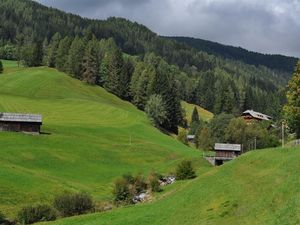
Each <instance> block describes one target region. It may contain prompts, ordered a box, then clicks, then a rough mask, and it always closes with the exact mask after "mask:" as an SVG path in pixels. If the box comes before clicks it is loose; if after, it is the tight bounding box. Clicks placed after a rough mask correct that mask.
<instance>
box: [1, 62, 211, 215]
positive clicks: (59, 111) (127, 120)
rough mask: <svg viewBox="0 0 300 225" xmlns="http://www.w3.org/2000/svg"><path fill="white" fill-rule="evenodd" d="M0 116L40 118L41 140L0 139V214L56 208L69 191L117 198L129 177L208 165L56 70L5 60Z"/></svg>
mask: <svg viewBox="0 0 300 225" xmlns="http://www.w3.org/2000/svg"><path fill="white" fill-rule="evenodd" d="M3 62H4V67H5V71H4V74H1V75H0V87H1V88H0V112H19V113H40V114H42V116H43V126H42V132H43V134H42V135H39V136H32V135H26V134H22V133H7V132H2V133H0V154H1V157H0V177H1V179H0V196H1V198H0V211H2V212H4V213H5V214H6V215H8V216H10V217H13V216H14V215H15V214H16V212H17V210H19V208H20V207H22V206H24V205H27V204H34V203H38V202H51V201H52V199H53V196H54V195H55V194H57V193H60V192H62V191H65V190H71V191H72V190H73V191H79V190H80V191H85V192H88V193H90V194H92V195H93V197H94V198H95V199H96V200H97V201H105V200H111V199H112V188H113V182H114V180H115V179H116V178H117V177H119V176H121V175H122V174H125V173H132V174H137V173H144V174H147V173H149V172H151V171H153V170H155V171H158V172H161V173H169V172H172V171H173V170H174V168H175V167H176V165H177V164H178V162H180V161H181V160H182V159H184V158H192V159H194V160H195V165H196V166H198V167H201V166H203V167H208V165H207V163H206V162H204V161H202V159H201V154H200V153H199V151H197V150H195V149H192V148H188V147H186V146H185V145H183V144H181V143H180V142H178V141H177V140H175V139H174V138H172V137H170V136H168V135H165V134H162V133H161V132H160V131H159V130H157V129H156V128H154V127H153V126H152V125H151V124H150V122H149V120H148V118H147V117H146V115H145V114H144V113H143V112H142V111H139V110H137V109H136V108H135V107H134V106H133V105H131V104H130V103H128V102H125V101H122V100H120V99H119V98H117V97H115V96H114V95H111V94H109V93H108V92H106V91H105V90H104V89H102V88H100V87H96V86H89V85H86V84H84V83H82V82H81V81H79V80H76V79H73V78H71V77H69V76H68V75H66V74H64V73H60V72H58V71H57V70H54V69H50V68H46V67H40V68H18V67H17V64H16V63H15V62H11V61H3Z"/></svg>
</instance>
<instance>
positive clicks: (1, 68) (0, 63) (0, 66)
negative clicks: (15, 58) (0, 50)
mask: <svg viewBox="0 0 300 225" xmlns="http://www.w3.org/2000/svg"><path fill="white" fill-rule="evenodd" d="M0 73H3V64H2V61H1V60H0Z"/></svg>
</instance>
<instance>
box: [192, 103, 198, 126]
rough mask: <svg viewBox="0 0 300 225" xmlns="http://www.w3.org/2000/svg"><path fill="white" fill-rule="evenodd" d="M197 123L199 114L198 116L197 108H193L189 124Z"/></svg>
mask: <svg viewBox="0 0 300 225" xmlns="http://www.w3.org/2000/svg"><path fill="white" fill-rule="evenodd" d="M199 122H200V119H199V114H198V110H197V107H196V106H195V107H194V109H193V113H192V118H191V124H192V123H199Z"/></svg>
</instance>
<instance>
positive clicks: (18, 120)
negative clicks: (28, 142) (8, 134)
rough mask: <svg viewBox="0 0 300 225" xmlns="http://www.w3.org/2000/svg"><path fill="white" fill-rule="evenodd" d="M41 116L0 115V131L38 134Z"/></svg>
mask: <svg viewBox="0 0 300 225" xmlns="http://www.w3.org/2000/svg"><path fill="white" fill-rule="evenodd" d="M41 125H42V115H39V114H21V113H0V131H12V132H25V133H33V134H39V133H40V131H41Z"/></svg>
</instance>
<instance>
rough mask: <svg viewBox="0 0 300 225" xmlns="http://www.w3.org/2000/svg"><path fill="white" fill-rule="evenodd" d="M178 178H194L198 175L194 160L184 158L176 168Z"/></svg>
mask: <svg viewBox="0 0 300 225" xmlns="http://www.w3.org/2000/svg"><path fill="white" fill-rule="evenodd" d="M175 175H176V179H178V180H186V179H193V178H195V177H196V173H195V170H194V168H193V166H192V161H190V160H183V161H182V162H181V163H180V164H179V165H178V166H177V168H176V172H175Z"/></svg>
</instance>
